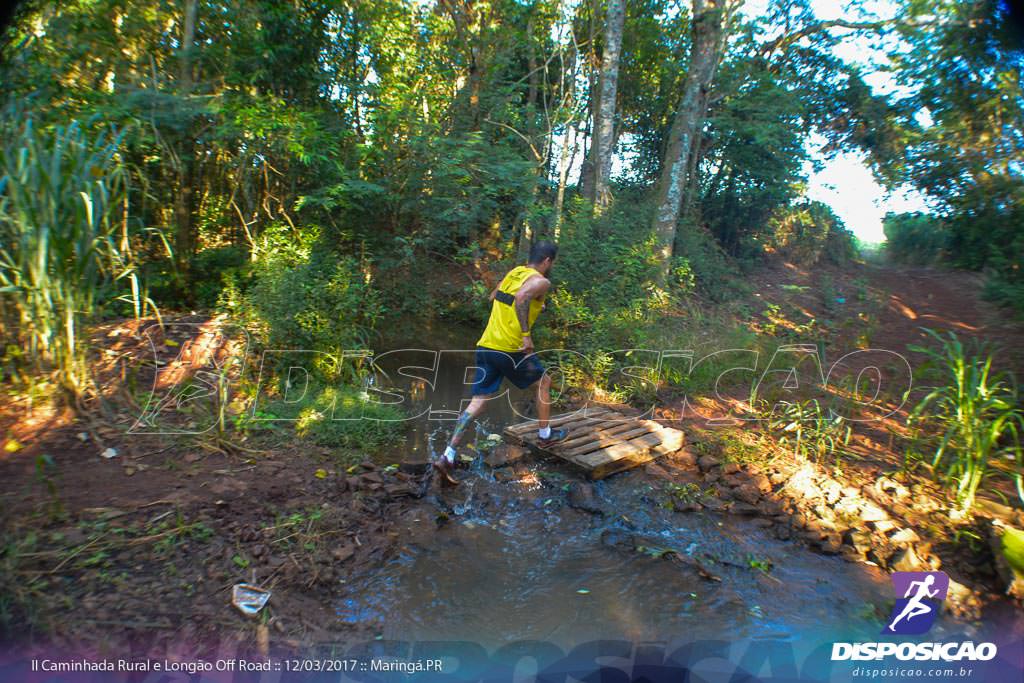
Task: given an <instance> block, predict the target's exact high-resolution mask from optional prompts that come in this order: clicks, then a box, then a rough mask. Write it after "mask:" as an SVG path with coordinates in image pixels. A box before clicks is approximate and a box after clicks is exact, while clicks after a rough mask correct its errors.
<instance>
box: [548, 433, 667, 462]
mask: <svg viewBox="0 0 1024 683" xmlns="http://www.w3.org/2000/svg"><path fill="white" fill-rule="evenodd" d="M650 431H651V428H650V427H649V426H648V425H640V426H639V427H634V428H633V429H630V430H629V431H627V432H623V433H621V434H616V435H614V437H613V438H611V439H600V438H597V439H591V440H589V441H587V442H585V443H582V444H579V445H577V446H575V447H573V448H558V451H559V454H560V455H563V456H564V457H566V458H570V459H571V458H576V457H578V456H581V455H584V454H586V453H590V452H591V451H596V450H598V449H600V448H602V447H609V448H610V447H612V446H614V445H617V444H620V443H623V442H624V441H628V440H629V439H632V438H633V437H635V436H640V435H641V434H646V433H648V432H650ZM556 448H557V446H556Z"/></svg>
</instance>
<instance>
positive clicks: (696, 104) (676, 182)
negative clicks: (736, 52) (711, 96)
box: [652, 0, 742, 273]
mask: <svg viewBox="0 0 1024 683" xmlns="http://www.w3.org/2000/svg"><path fill="white" fill-rule="evenodd" d="M740 4H742V0H693V14H692V19H691V21H690V40H691V42H690V59H689V67H688V69H687V72H686V80H685V82H684V84H683V94H682V97H681V98H680V100H679V106H678V107H677V108H676V113H675V116H674V118H673V120H672V128H671V130H670V131H669V137H668V147H667V149H666V150H665V158H664V161H663V162H662V169H661V175H660V177H659V179H658V183H657V186H656V188H655V214H654V218H653V225H652V227H653V229H654V232H655V234H656V236H657V240H658V254H659V256H660V258H661V260H662V264H663V269H664V271H665V272H666V273H667V272H668V268H669V266H670V259H671V257H672V251H673V245H674V244H675V237H676V229H677V225H678V222H679V216H680V212H681V210H682V205H683V199H684V196H685V194H686V190H687V184H688V183H689V182H690V181H691V178H692V176H693V175H694V169H695V167H696V161H697V160H696V158H695V155H696V154H697V152H698V149H699V145H700V133H701V130H702V128H703V127H704V119H705V115H706V113H707V106H708V93H709V89H710V87H711V83H712V81H713V80H714V77H715V70H716V69H717V68H718V64H719V61H720V60H721V57H722V51H723V47H724V43H725V39H726V32H725V26H726V22H727V20H728V19H729V17H730V15H731V14H732V13H733V12H734V11H735V10H736V9H737V8H738V7H739V6H740Z"/></svg>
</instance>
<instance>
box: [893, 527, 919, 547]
mask: <svg viewBox="0 0 1024 683" xmlns="http://www.w3.org/2000/svg"><path fill="white" fill-rule="evenodd" d="M889 540H890V541H891V542H892V543H895V544H896V545H910V544H911V543H919V542H920V541H921V537H920V536H918V535H917V532H916V531H914V530H913V529H900V530H899V531H897V532H896V533H894V534H890V535H889Z"/></svg>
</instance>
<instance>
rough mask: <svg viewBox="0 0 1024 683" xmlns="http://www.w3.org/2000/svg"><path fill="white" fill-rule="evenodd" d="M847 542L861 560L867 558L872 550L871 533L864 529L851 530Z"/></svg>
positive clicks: (847, 535)
mask: <svg viewBox="0 0 1024 683" xmlns="http://www.w3.org/2000/svg"><path fill="white" fill-rule="evenodd" d="M845 540H846V542H847V543H848V544H849V545H850V547H852V548H853V549H854V550H855V551H856V552H857V553H858V555H859V556H860V558H861V559H863V558H865V557H867V555H868V551H869V550H871V532H869V531H866V530H864V529H850V530H849V531H847V532H846V535H845Z"/></svg>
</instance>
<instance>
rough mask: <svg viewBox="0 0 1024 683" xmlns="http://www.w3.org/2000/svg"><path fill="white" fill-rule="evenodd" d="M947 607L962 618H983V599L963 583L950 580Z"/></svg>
mask: <svg viewBox="0 0 1024 683" xmlns="http://www.w3.org/2000/svg"><path fill="white" fill-rule="evenodd" d="M945 606H946V609H947V610H948V611H950V612H951V613H952V614H953V616H955V617H959V618H960V619H966V620H969V621H974V620H976V619H980V618H981V600H980V599H979V598H978V595H977V594H976V593H975V592H974V591H972V590H971V589H970V588H968V587H967V586H965V585H963V584H962V583H957V582H956V581H954V580H953V579H950V580H949V592H948V593H946V602H945Z"/></svg>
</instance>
